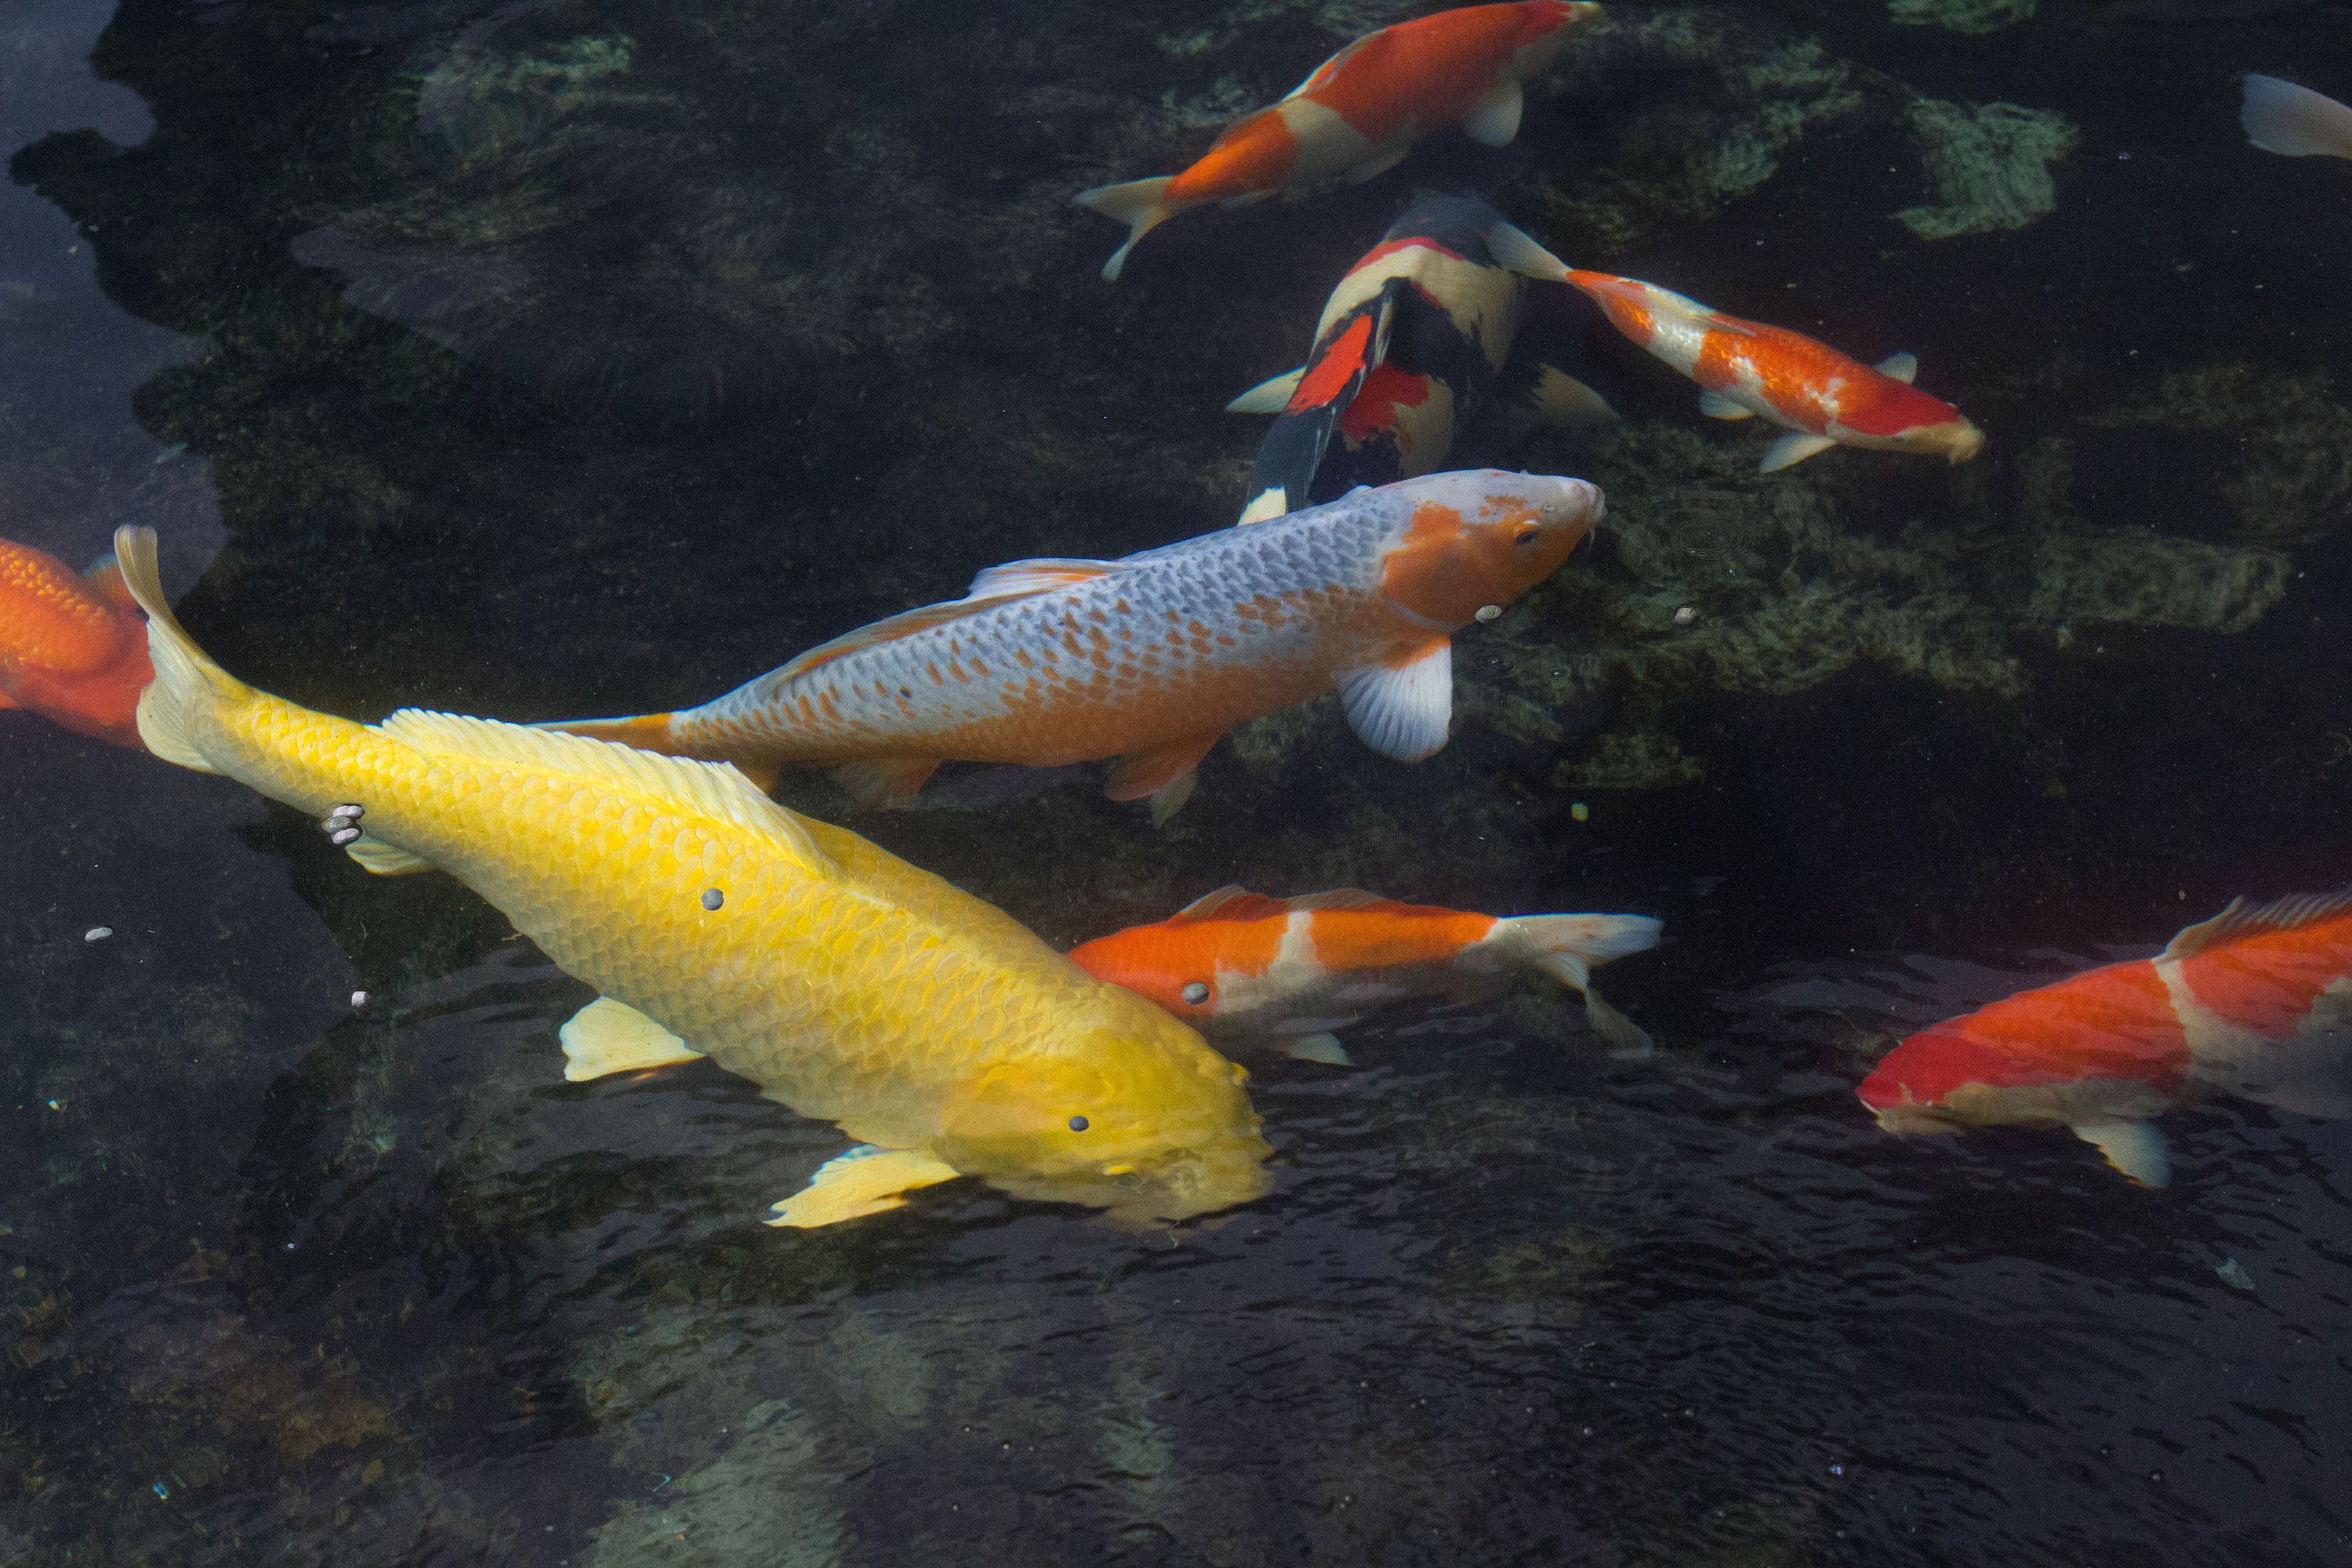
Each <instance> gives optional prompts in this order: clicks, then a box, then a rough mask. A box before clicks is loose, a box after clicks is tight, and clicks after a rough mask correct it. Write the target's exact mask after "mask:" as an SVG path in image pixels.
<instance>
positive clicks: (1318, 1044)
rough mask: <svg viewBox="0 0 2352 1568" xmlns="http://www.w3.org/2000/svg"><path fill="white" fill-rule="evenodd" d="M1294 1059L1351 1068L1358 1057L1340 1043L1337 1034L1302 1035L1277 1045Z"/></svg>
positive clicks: (1287, 1055) (1327, 1065)
mask: <svg viewBox="0 0 2352 1568" xmlns="http://www.w3.org/2000/svg"><path fill="white" fill-rule="evenodd" d="M1277 1048H1278V1049H1279V1050H1280V1051H1281V1052H1282V1054H1283V1055H1284V1056H1286V1057H1288V1058H1291V1060H1293V1061H1301V1062H1321V1063H1322V1064H1323V1065H1324V1066H1325V1067H1334V1068H1351V1067H1354V1066H1355V1065H1356V1058H1353V1057H1351V1056H1349V1054H1348V1047H1345V1046H1343V1045H1341V1044H1340V1043H1339V1036H1337V1035H1301V1036H1299V1037H1297V1038H1296V1039H1288V1040H1285V1041H1283V1042H1282V1044H1281V1045H1280V1046H1279V1047H1277Z"/></svg>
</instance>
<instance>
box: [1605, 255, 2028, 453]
mask: <svg viewBox="0 0 2352 1568" xmlns="http://www.w3.org/2000/svg"><path fill="white" fill-rule="evenodd" d="M1564 280H1565V281H1567V282H1570V283H1572V284H1574V285H1575V286H1576V287H1577V288H1579V289H1582V290H1583V291H1584V293H1585V294H1586V295H1587V296H1588V297H1590V298H1591V300H1592V301H1593V303H1595V304H1597V305H1599V306H1600V307H1601V313H1602V314H1603V315H1605V316H1607V317H1608V318H1609V323H1610V325H1612V326H1613V327H1615V328H1616V329H1617V330H1618V331H1621V332H1622V333H1624V334H1625V336H1626V337H1627V338H1629V339H1631V340H1632V341H1633V342H1635V343H1637V344H1639V345H1640V346H1641V347H1643V348H1645V349H1647V350H1649V351H1650V353H1653V354H1654V355H1656V356H1657V357H1658V358H1659V359H1662V360H1664V361H1665V363H1668V364H1670V365H1672V366H1674V367H1675V369H1676V370H1678V371H1680V372H1682V373H1683V374H1685V375H1686V376H1688V377H1690V378H1691V379H1692V380H1693V381H1695V382H1697V383H1698V384H1699V386H1700V388H1701V389H1702V390H1701V391H1700V393H1699V400H1698V407H1699V412H1700V413H1702V414H1705V415H1706V416H1708V417H1709V418H1713V419H1746V418H1748V417H1749V416H1762V417H1763V418H1765V419H1767V420H1769V421H1770V422H1771V423H1773V424H1775V425H1778V426H1780V427H1781V428H1783V429H1785V430H1787V431H1788V432H1789V434H1788V435H1786V436H1783V437H1780V439H1779V440H1778V441H1775V442H1773V443H1772V446H1771V448H1770V449H1769V451H1767V452H1766V453H1765V454H1764V461H1763V464H1762V468H1763V470H1764V472H1766V473H1768V474H1769V473H1770V472H1772V471H1773V470H1774V469H1776V468H1787V467H1788V466H1789V465H1790V464H1791V463H1801V462H1803V461H1804V460H1805V459H1806V458H1810V457H1811V456H1813V455H1814V454H1815V453H1817V452H1826V451H1828V450H1829V449H1830V448H1831V447H1870V448H1873V449H1874V450H1877V451H1884V452H1928V453H1937V454H1940V455H1941V456H1943V457H1945V458H1948V459H1950V460H1951V461H1952V462H1955V463H1965V462H1967V461H1968V460H1969V458H1973V457H1975V456H1976V455H1977V449H1978V448H1979V447H1982V446H1983V445H1984V432H1983V431H1981V430H1979V429H1978V428H1977V427H1976V426H1974V425H1971V424H1969V422H1968V420H1967V419H1965V418H1964V417H1962V416H1961V414H1960V411H1959V410H1958V409H1957V408H1955V407H1953V406H1952V405H1950V404H1948V403H1946V402H1944V401H1942V400H1941V399H1940V398H1935V397H1930V396H1928V395H1927V394H1926V393H1924V392H1921V391H1920V390H1919V389H1918V388H1917V387H1916V386H1913V385H1912V384H1911V378H1912V376H1913V375H1914V374H1916V373H1917V371H1918V368H1919V362H1918V361H1917V360H1916V359H1915V358H1913V357H1912V356H1911V355H1909V354H1907V353H1898V354H1890V355H1888V356H1887V357H1886V358H1885V359H1883V360H1881V361H1879V362H1878V363H1877V364H1876V365H1866V364H1864V363H1861V362H1860V361H1858V360H1852V359H1848V358H1847V357H1846V356H1845V355H1843V354H1842V353H1838V352H1837V350H1835V349H1833V348H1832V347H1830V346H1829V345H1828V344H1827V343H1822V342H1815V341H1814V340H1813V339H1811V338H1809V337H1807V336H1805V335H1804V334H1803V333H1802V332H1792V331H1789V330H1788V329H1787V328H1785V327H1768V326H1766V325H1764V324H1763V323H1762V322H1760V321H1741V320H1740V319H1739V318H1738V317H1737V316H1727V315H1725V314H1724V313H1723V312H1722V311H1720V310H1709V309H1707V308H1706V306H1705V305H1702V304H1700V303H1699V302H1698V301H1697V300H1688V299H1685V298H1684V297H1683V296H1682V295H1680V294H1677V293H1675V292H1674V291H1673V290H1671V289H1661V288H1659V287H1658V286H1657V285H1656V284H1654V283H1644V282H1642V281H1641V280H1640V279H1633V278H1614V277H1612V276H1610V275H1609V274H1608V273H1605V272H1585V271H1580V270H1576V269H1573V268H1571V269H1570V270H1569V271H1568V272H1567V273H1566V274H1565V279H1564Z"/></svg>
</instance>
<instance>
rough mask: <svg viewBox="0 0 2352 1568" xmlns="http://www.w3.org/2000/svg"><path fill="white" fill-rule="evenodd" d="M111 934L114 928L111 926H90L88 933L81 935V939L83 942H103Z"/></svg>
mask: <svg viewBox="0 0 2352 1568" xmlns="http://www.w3.org/2000/svg"><path fill="white" fill-rule="evenodd" d="M113 934H114V928H113V927H112V926H92V927H90V928H89V930H88V931H84V932H82V933H81V939H82V941H84V942H104V941H105V940H106V939H107V938H108V937H110V936H112V935H113Z"/></svg>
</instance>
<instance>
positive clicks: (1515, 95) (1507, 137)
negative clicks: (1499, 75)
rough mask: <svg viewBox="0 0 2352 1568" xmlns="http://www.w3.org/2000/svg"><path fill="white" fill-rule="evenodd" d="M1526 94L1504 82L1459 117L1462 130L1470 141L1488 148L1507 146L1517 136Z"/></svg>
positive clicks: (1512, 84)
mask: <svg viewBox="0 0 2352 1568" xmlns="http://www.w3.org/2000/svg"><path fill="white" fill-rule="evenodd" d="M1526 101H1527V95H1526V94H1524V93H1522V92H1521V91H1520V90H1519V84H1518V83H1517V82H1516V81H1504V82H1502V83H1500V84H1498V85H1497V86H1496V88H1495V89H1494V90H1493V91H1491V92H1489V93H1487V94H1486V97H1484V98H1482V99H1480V100H1478V104H1477V107H1476V108H1475V109H1473V110H1470V112H1469V113H1467V114H1465V115H1464V116H1463V117H1462V130H1463V132H1464V133H1465V134H1466V135H1467V136H1468V137H1469V138H1470V140H1471V141H1473V142H1479V143H1480V144H1482V145H1484V146H1487V147H1507V146H1509V145H1510V144H1511V138H1513V137H1514V136H1517V134H1518V133H1519V111H1520V110H1521V108H1522V107H1523V106H1524V105H1525V103H1526Z"/></svg>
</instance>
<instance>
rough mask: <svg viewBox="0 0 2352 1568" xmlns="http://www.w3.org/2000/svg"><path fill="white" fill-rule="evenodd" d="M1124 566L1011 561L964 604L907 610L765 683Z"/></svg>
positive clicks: (987, 576)
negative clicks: (863, 649) (861, 649)
mask: <svg viewBox="0 0 2352 1568" xmlns="http://www.w3.org/2000/svg"><path fill="white" fill-rule="evenodd" d="M1125 565H1126V563H1124V562H1120V561H1080V560H1076V559H1057V558H1054V557H1045V558H1041V559H1039V560H1035V561H1008V562H1006V563H1004V564H1003V565H1002V566H991V567H990V568H988V570H986V571H985V572H982V574H980V575H979V576H977V577H974V578H973V579H972V580H971V591H970V592H969V593H967V594H965V595H964V596H963V597H962V598H961V599H949V600H945V601H943V602H942V603H940V604H937V605H919V606H917V607H916V608H914V609H911V610H901V611H899V612H898V614H897V615H895V616H884V617H882V619H880V620H878V621H875V622H872V623H870V624H868V625H866V626H859V627H858V628H857V629H856V630H855V631H847V632H844V633H842V634H841V635H840V636H839V637H835V638H833V639H832V640H831V641H830V642H821V643H819V644H817V645H816V647H813V648H810V649H808V650H807V651H806V652H804V653H803V654H801V655H800V656H799V657H798V658H794V659H793V660H792V661H791V662H789V663H787V664H785V665H784V666H782V668H779V669H777V670H776V671H775V672H774V673H773V674H772V675H770V676H767V677H764V678H763V679H769V680H773V681H778V682H782V681H786V680H790V679H792V678H793V677H794V676H796V675H805V674H807V673H808V672H809V671H810V670H812V669H814V668H816V667H817V666H819V665H821V664H831V663H832V662H833V661H834V660H835V659H836V658H841V657H843V656H844V655H845V654H852V653H856V651H857V650H858V649H860V648H866V647H874V646H875V645H877V644H878V643H886V642H897V641H898V639H899V638H901V637H912V636H914V635H915V634H916V633H917V632H920V631H928V630H929V629H930V628H931V627H933V626H945V625H947V624H948V623H949V622H950V621H957V620H961V619H962V618H963V617H964V616H969V615H973V614H976V613H977V612H979V611H981V610H984V609H991V608H993V607H994V606H996V605H1003V604H1007V603H1010V602H1011V601H1013V600H1014V599H1029V598H1034V597H1035V596H1036V595H1039V594H1048V593H1051V592H1053V591H1054V590H1055V589H1056V588H1066V587H1068V586H1069V585H1070V584H1073V583H1084V582H1087V581H1088V580H1089V579H1091V578H1095V577H1103V576H1108V574H1111V573H1113V572H1117V571H1119V570H1121V569H1122V568H1124V567H1125Z"/></svg>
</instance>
